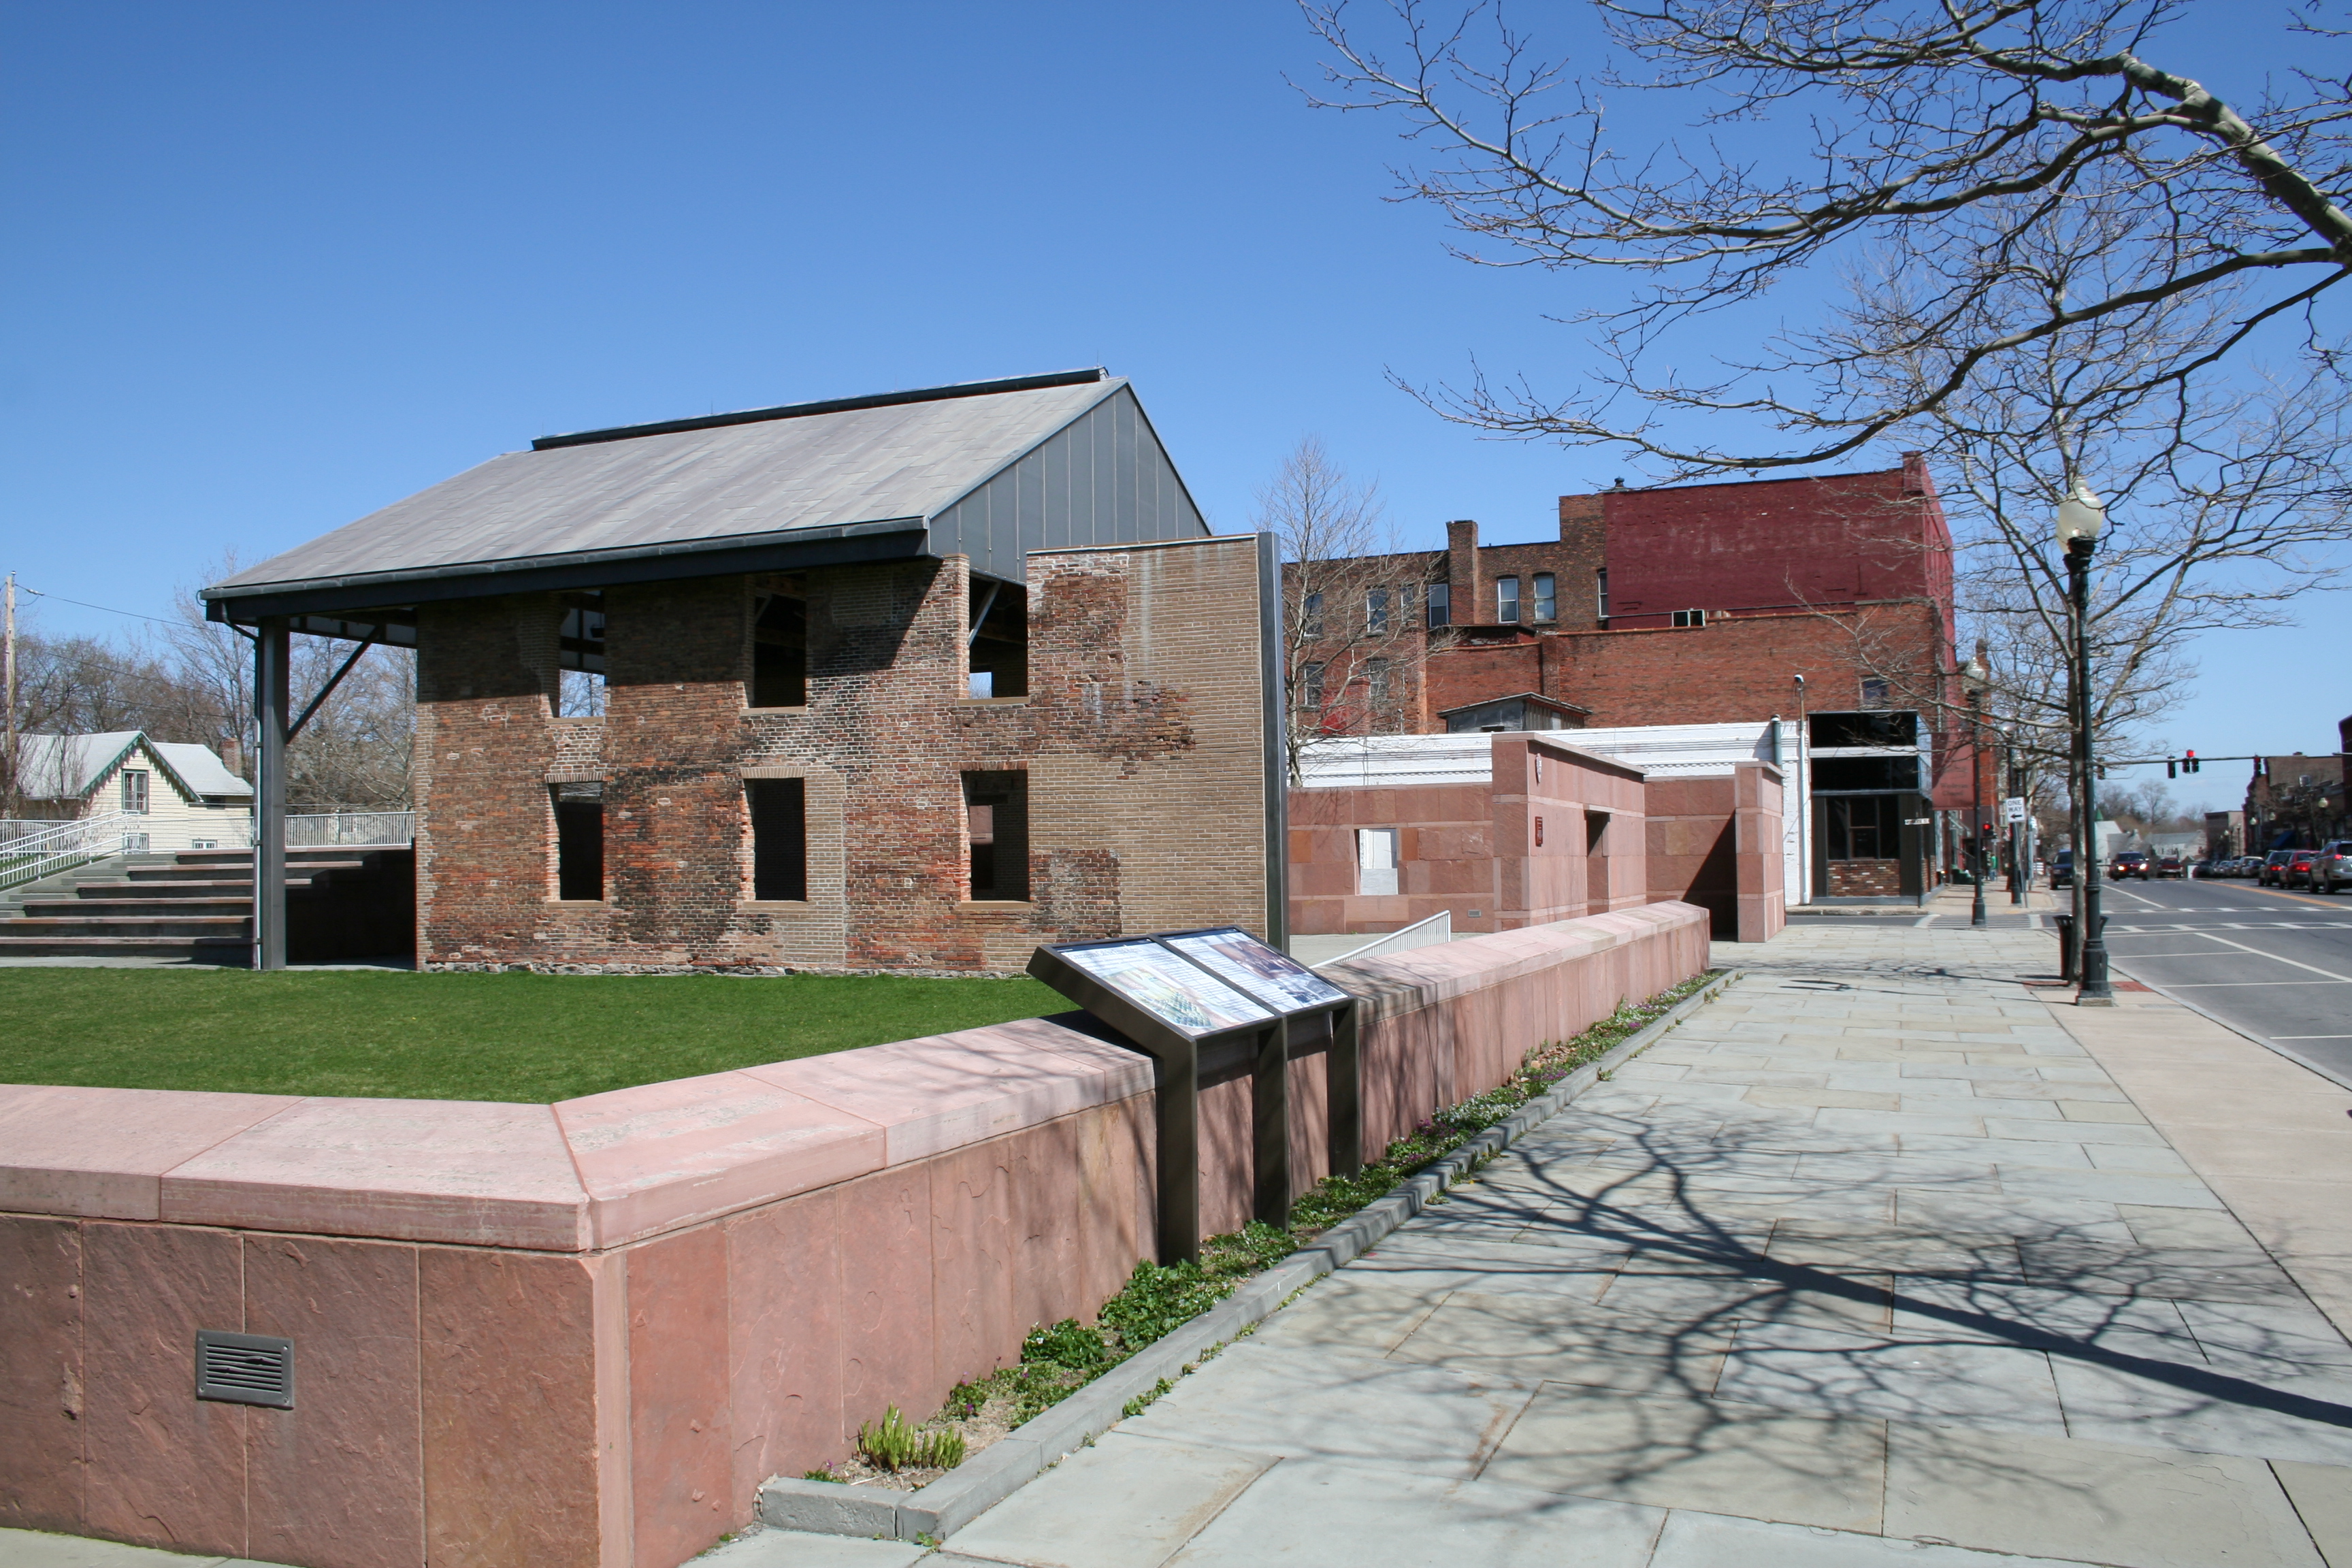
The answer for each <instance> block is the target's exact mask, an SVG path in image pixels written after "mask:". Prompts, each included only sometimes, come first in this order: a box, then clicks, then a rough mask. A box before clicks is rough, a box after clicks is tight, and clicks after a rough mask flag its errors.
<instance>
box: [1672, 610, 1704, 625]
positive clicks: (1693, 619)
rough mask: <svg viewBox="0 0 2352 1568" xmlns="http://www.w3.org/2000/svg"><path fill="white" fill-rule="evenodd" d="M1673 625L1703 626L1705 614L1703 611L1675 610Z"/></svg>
mask: <svg viewBox="0 0 2352 1568" xmlns="http://www.w3.org/2000/svg"><path fill="white" fill-rule="evenodd" d="M1675 625H1676V626H1705V625H1706V611H1705V610H1676V611H1675Z"/></svg>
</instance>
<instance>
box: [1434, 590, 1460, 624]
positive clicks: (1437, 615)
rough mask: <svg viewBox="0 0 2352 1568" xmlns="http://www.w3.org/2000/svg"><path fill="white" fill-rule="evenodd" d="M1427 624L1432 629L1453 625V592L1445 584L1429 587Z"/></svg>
mask: <svg viewBox="0 0 2352 1568" xmlns="http://www.w3.org/2000/svg"><path fill="white" fill-rule="evenodd" d="M1429 624H1430V626H1431V627H1432V628H1433V629H1434V628H1436V627H1438V626H1452V625H1453V624H1454V590H1453V588H1452V587H1451V586H1450V585H1448V584H1444V583H1432V584H1430V585H1429Z"/></svg>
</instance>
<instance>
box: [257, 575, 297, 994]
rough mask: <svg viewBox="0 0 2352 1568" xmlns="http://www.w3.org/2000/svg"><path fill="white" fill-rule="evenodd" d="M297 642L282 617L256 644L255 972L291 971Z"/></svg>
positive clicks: (266, 625)
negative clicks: (292, 719)
mask: <svg viewBox="0 0 2352 1568" xmlns="http://www.w3.org/2000/svg"><path fill="white" fill-rule="evenodd" d="M292 643H293V636H292V634H291V633H290V632H289V630H288V627H287V622H286V618H285V617H284V616H269V617H268V618H266V619H264V620H263V621H262V623H261V625H260V626H259V627H258V628H257V636H256V637H255V638H254V643H253V716H254V721H255V726H254V727H255V729H256V731H257V735H256V737H255V742H254V791H253V967H254V968H256V969H283V968H285V967H286V727H287V717H288V714H289V711H290V710H291V708H292V703H291V701H290V700H289V687H288V680H287V663H288V656H289V653H290V652H291V645H292Z"/></svg>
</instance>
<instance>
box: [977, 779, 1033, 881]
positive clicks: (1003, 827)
mask: <svg viewBox="0 0 2352 1568" xmlns="http://www.w3.org/2000/svg"><path fill="white" fill-rule="evenodd" d="M963 814H964V835H965V838H966V840H967V842H968V843H969V844H970V845H971V898H972V899H973V900H974V901H976V902H982V901H988V902H1013V903H1018V902H1021V901H1022V900H1025V899H1027V898H1028V897H1029V775H1028V774H1027V773H966V774H964V775H963Z"/></svg>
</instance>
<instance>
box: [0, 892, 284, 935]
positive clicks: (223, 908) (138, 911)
mask: <svg viewBox="0 0 2352 1568" xmlns="http://www.w3.org/2000/svg"><path fill="white" fill-rule="evenodd" d="M137 890H138V889H132V891H134V892H135V891H137ZM252 912H253V896H252V893H251V891H250V889H248V890H247V892H246V894H245V895H244V896H243V897H236V896H234V895H230V896H212V897H205V898H180V897H171V898H124V899H91V898H80V899H27V900H25V902H24V904H23V906H22V907H21V908H20V909H19V910H17V911H16V918H18V919H23V920H35V921H66V920H87V919H91V918H99V919H106V920H115V919H129V918H131V917H134V916H139V915H168V916H171V917H173V918H175V919H176V918H180V917H183V916H187V915H232V916H236V917H238V918H240V919H241V918H243V917H245V916H247V915H249V914H251V913H252ZM6 929H7V926H6V923H5V921H0V931H5V930H6Z"/></svg>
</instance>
